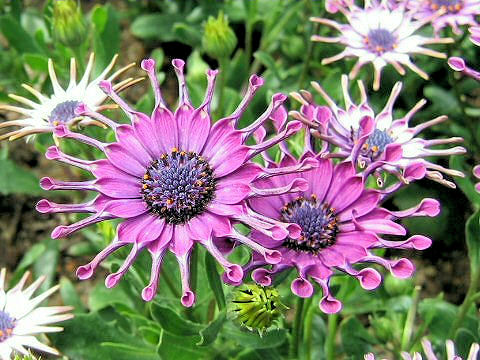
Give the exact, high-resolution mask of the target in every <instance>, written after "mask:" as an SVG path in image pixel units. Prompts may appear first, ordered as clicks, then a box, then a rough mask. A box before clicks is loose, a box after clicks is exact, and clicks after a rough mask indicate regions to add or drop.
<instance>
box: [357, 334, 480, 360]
mask: <svg viewBox="0 0 480 360" xmlns="http://www.w3.org/2000/svg"><path fill="white" fill-rule="evenodd" d="M446 347H447V360H462V358H461V357H460V356H458V355H455V344H454V343H453V341H452V340H447V343H446ZM422 348H423V352H424V353H425V356H426V357H425V360H439V359H442V357H437V356H436V355H435V353H434V352H433V349H432V344H431V343H430V341H428V340H427V339H423V340H422ZM479 350H480V347H479V345H478V344H477V343H473V344H472V346H471V347H470V352H469V353H468V357H467V358H466V359H465V360H477V358H478V353H479ZM401 356H402V359H403V360H422V359H423V358H422V355H421V354H420V353H418V352H415V353H413V356H412V355H410V354H408V353H406V352H402V353H401ZM364 358H365V360H375V359H376V357H375V355H373V354H372V353H369V354H366V355H365V357H364Z"/></svg>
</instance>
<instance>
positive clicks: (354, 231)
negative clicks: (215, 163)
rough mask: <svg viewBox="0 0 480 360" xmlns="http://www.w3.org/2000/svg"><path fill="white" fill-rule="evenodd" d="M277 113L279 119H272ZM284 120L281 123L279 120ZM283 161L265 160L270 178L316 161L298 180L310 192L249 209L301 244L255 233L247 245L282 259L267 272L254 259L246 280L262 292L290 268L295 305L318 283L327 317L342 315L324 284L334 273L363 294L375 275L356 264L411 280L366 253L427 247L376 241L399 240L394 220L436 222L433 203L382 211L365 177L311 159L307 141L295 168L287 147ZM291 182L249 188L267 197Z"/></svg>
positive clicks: (404, 267)
mask: <svg viewBox="0 0 480 360" xmlns="http://www.w3.org/2000/svg"><path fill="white" fill-rule="evenodd" d="M277 113H278V112H277ZM285 119H286V115H285ZM281 149H282V153H283V157H282V159H281V160H280V162H279V163H276V162H273V161H272V160H271V159H268V158H267V161H268V163H269V168H270V169H271V171H279V170H280V169H282V168H296V167H299V166H301V164H303V163H305V162H307V161H308V162H310V161H314V160H316V161H318V167H317V168H315V169H312V170H309V171H305V172H302V173H300V174H299V175H300V176H301V177H302V178H303V179H304V180H305V181H306V182H307V183H308V184H309V188H308V190H302V191H298V192H291V193H288V194H282V195H274V194H272V196H269V197H266V198H262V199H256V198H252V199H250V200H249V201H248V202H249V204H250V206H251V208H252V209H253V211H255V212H257V213H260V214H262V215H263V216H265V217H269V218H274V219H277V220H278V221H280V222H290V223H295V224H298V225H299V226H300V228H301V234H300V237H297V238H291V237H287V238H286V239H285V240H283V241H282V242H279V241H278V240H275V239H272V237H271V236H268V235H267V234H265V233H262V232H260V231H258V230H257V229H253V230H252V233H251V237H252V238H253V239H254V240H255V241H256V242H259V243H261V244H262V245H263V246H265V247H267V248H272V249H276V250H278V251H279V252H281V254H282V261H281V262H279V263H277V264H273V265H272V266H271V268H261V266H263V265H267V262H266V261H265V259H263V258H262V257H261V256H258V255H257V254H254V256H253V258H252V260H251V262H250V263H249V264H248V265H247V266H246V268H245V269H244V270H245V273H246V271H248V270H253V272H252V278H253V279H254V280H255V281H256V282H257V283H259V284H260V285H263V286H269V285H270V284H271V283H272V278H273V277H274V276H275V275H276V274H278V273H280V272H281V271H284V270H286V269H288V268H291V267H294V268H296V269H297V271H298V277H297V278H296V279H295V280H294V281H293V282H292V284H291V289H292V292H293V293H295V294H296V295H298V296H300V297H310V296H312V294H313V291H314V287H313V285H312V283H311V281H312V280H313V281H315V282H317V283H318V284H319V285H320V286H321V287H322V290H323V297H322V299H321V301H320V309H321V310H322V311H324V312H326V313H335V312H338V311H340V309H341V307H342V305H341V303H340V301H338V300H337V299H335V298H334V297H333V296H332V295H331V293H330V289H329V281H330V278H331V276H332V275H333V273H334V271H335V270H339V271H341V272H344V273H346V274H349V275H351V276H354V277H356V278H357V279H358V280H359V281H360V284H361V285H362V287H363V288H365V289H367V290H371V289H375V288H376V287H377V286H378V285H379V284H380V283H381V276H380V274H379V273H378V272H377V271H376V270H374V269H373V268H369V267H363V268H361V269H356V268H354V267H353V265H355V264H365V263H375V264H379V265H382V266H384V267H385V268H387V269H389V270H390V272H391V273H392V274H393V275H394V276H396V277H399V278H407V277H410V276H411V275H412V273H413V271H414V266H413V264H412V263H411V262H410V261H409V260H408V259H404V258H402V259H398V260H387V259H384V258H382V257H380V256H376V255H374V254H373V253H372V252H371V251H372V250H373V249H379V248H394V249H417V250H423V249H426V248H428V247H429V246H430V244H431V240H430V239H429V238H427V237H425V236H422V235H414V236H411V237H410V238H408V239H406V240H404V241H392V240H386V239H383V238H382V237H381V235H387V236H389V237H390V236H392V235H397V236H403V235H405V234H406V233H407V231H406V229H405V228H404V227H403V226H402V225H400V224H398V223H397V222H396V220H398V219H402V218H408V217H414V216H431V217H433V216H436V215H437V214H438V213H439V211H440V208H439V203H438V201H436V200H434V199H423V200H422V201H421V202H420V204H418V205H417V206H415V207H413V208H411V209H407V210H404V211H389V210H387V209H385V208H383V207H381V203H382V201H383V200H384V199H385V197H386V195H384V194H382V193H381V192H380V191H377V190H373V189H366V188H365V176H363V175H362V174H357V173H356V172H355V168H354V164H353V163H352V162H349V161H347V162H342V163H340V164H337V165H334V164H333V161H332V160H331V159H328V158H325V157H323V155H324V154H322V153H321V154H319V155H315V154H314V153H313V151H312V148H311V143H310V142H309V141H307V145H306V148H305V152H304V154H303V156H302V157H301V158H300V160H297V159H296V158H295V157H293V156H292V155H291V153H290V152H289V150H288V148H287V147H286V146H285V144H282V146H281ZM294 179H295V176H294V175H292V174H285V175H282V176H278V177H274V178H269V179H257V180H255V181H254V184H255V186H256V187H258V188H262V189H265V191H268V189H270V188H282V187H288V186H289V184H290V183H291V182H292V181H293V180H294Z"/></svg>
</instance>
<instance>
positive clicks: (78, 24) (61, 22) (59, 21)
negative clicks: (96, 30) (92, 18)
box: [52, 0, 88, 47]
mask: <svg viewBox="0 0 480 360" xmlns="http://www.w3.org/2000/svg"><path fill="white" fill-rule="evenodd" d="M52 22H53V24H52V25H53V33H54V35H55V38H56V39H57V40H58V41H60V42H61V43H62V44H63V45H65V46H71V47H77V46H80V45H82V44H83V42H84V41H85V40H86V38H87V36H88V31H87V24H86V22H85V19H84V18H83V14H82V9H81V7H80V4H79V3H78V2H76V1H75V0H64V1H55V2H54V3H53V17H52Z"/></svg>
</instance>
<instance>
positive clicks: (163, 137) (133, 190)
mask: <svg viewBox="0 0 480 360" xmlns="http://www.w3.org/2000/svg"><path fill="white" fill-rule="evenodd" d="M172 63H173V66H174V68H175V72H176V75H177V77H178V80H179V93H180V95H179V97H180V98H179V104H178V107H177V109H176V111H175V112H174V113H173V112H171V111H170V110H169V109H168V108H167V106H166V104H165V102H164V100H163V98H162V95H161V92H160V87H159V84H158V80H157V78H156V74H155V71H154V69H155V62H154V61H153V60H151V59H148V60H144V61H143V62H142V68H143V69H144V70H145V71H146V72H147V73H148V76H149V78H150V80H151V83H152V87H153V89H154V93H155V100H156V105H155V109H154V111H153V113H152V115H151V116H148V115H146V114H144V113H140V112H138V111H135V110H134V109H132V108H130V106H129V105H128V104H126V103H125V102H124V101H123V100H122V99H121V98H120V97H119V96H118V94H117V93H116V92H115V91H114V90H113V88H112V86H111V83H110V82H107V81H104V82H102V83H101V84H100V86H101V87H102V88H103V90H104V91H105V92H106V93H107V94H108V95H109V96H110V98H111V99H112V100H113V101H115V102H116V103H117V104H118V105H119V106H120V107H121V108H122V109H123V111H124V112H125V113H126V114H127V115H128V116H129V117H130V120H131V123H132V124H131V125H118V124H116V123H115V122H113V121H112V120H110V119H107V118H105V117H104V116H102V115H101V114H99V113H97V112H94V111H92V110H91V109H89V108H87V107H86V106H84V105H83V106H80V107H79V108H77V113H78V114H82V115H86V116H89V117H91V118H94V119H96V120H98V121H101V122H103V123H105V124H106V125H109V126H110V127H111V128H112V129H113V130H114V131H115V133H116V137H117V141H115V142H113V143H110V144H105V143H101V142H100V141H98V140H95V139H92V138H90V137H87V136H85V135H82V134H78V133H72V132H70V131H68V129H67V128H66V127H65V126H59V127H57V128H56V130H55V135H56V136H57V137H59V138H71V139H76V140H78V141H81V142H83V143H86V144H88V145H91V146H94V147H96V148H98V149H99V150H101V151H103V152H104V153H105V155H106V159H102V160H97V161H86V160H82V159H78V158H75V157H73V156H70V155H67V154H64V153H62V152H61V151H60V150H59V149H58V148H57V147H55V146H54V147H51V148H49V149H48V151H47V154H46V156H47V158H49V159H55V160H58V161H61V162H64V163H67V164H70V165H73V166H77V167H79V168H82V169H84V170H87V171H89V172H91V173H92V174H93V176H94V177H95V179H93V180H89V181H83V182H74V181H73V182H72V181H57V180H54V179H51V178H43V179H42V180H41V186H42V188H44V189H46V190H89V191H96V192H98V193H99V195H98V196H97V197H96V198H95V199H93V200H92V201H89V202H87V203H84V204H55V203H52V202H49V201H47V200H41V201H40V202H39V203H38V205H37V209H38V211H40V212H43V213H57V212H87V213H92V215H91V216H89V217H87V218H85V219H83V220H81V221H79V222H76V223H74V224H71V225H68V226H63V225H62V226H58V227H57V228H56V229H55V230H54V231H53V233H52V237H53V238H59V237H64V236H68V235H70V234H72V233H73V232H75V231H77V230H79V229H82V228H84V227H86V226H89V225H91V224H95V223H98V222H101V221H104V220H109V219H115V218H123V219H125V220H124V221H123V222H122V223H121V224H120V225H119V226H118V228H117V235H116V237H115V239H114V241H113V242H112V243H111V244H110V245H109V246H107V247H106V248H105V249H104V250H102V251H101V252H100V253H99V254H98V255H97V256H96V257H95V258H94V259H93V260H92V261H91V262H90V263H88V264H86V265H84V266H81V267H79V269H78V270H77V275H78V277H79V278H80V279H88V278H90V277H91V276H92V275H93V273H94V271H95V269H96V268H97V267H98V265H99V264H100V263H101V262H102V261H103V260H104V259H105V258H106V257H107V256H109V255H110V254H111V253H112V252H114V251H115V250H117V249H119V248H121V247H123V246H126V245H131V246H132V248H131V252H130V254H129V255H128V257H127V259H126V260H125V262H124V263H123V265H122V266H121V267H120V269H119V270H118V271H117V272H115V273H113V274H110V275H108V276H107V278H106V282H105V284H106V286H107V287H108V288H110V287H113V286H115V285H116V284H117V283H118V282H119V281H120V279H121V278H122V276H123V275H124V274H125V273H126V271H127V270H128V268H129V267H130V266H131V265H132V264H133V262H134V261H135V258H136V256H137V255H138V254H139V252H141V251H143V250H148V251H149V253H150V255H151V257H152V269H151V280H150V283H149V284H148V286H147V287H145V288H144V289H143V292H142V298H143V299H144V300H145V301H149V300H151V299H152V298H153V297H154V296H155V294H156V291H157V284H158V279H159V273H160V268H161V265H162V259H163V257H164V255H165V253H166V252H167V251H168V250H169V251H171V252H172V253H173V254H174V255H175V256H176V258H177V260H178V264H179V267H180V272H181V277H182V287H183V296H182V299H181V301H182V304H183V305H184V306H192V305H193V303H194V301H195V295H194V293H193V292H192V290H191V289H190V286H189V272H190V270H189V267H190V264H189V257H190V254H191V252H192V248H193V246H194V245H195V243H196V242H199V243H200V244H201V245H203V246H204V247H205V248H206V249H207V250H208V251H209V252H210V253H211V254H212V255H213V256H214V257H215V258H216V259H217V261H218V262H219V263H220V264H221V265H222V266H223V268H224V269H225V274H226V277H227V278H228V279H229V280H230V281H239V280H240V279H242V277H243V271H242V268H241V266H239V265H236V264H232V263H230V262H229V261H228V260H227V259H226V258H225V257H224V255H223V252H224V249H225V246H224V245H225V243H224V239H225V238H227V239H229V240H232V241H234V242H236V243H240V244H244V245H246V246H248V247H250V248H251V249H252V250H253V251H255V252H257V253H259V254H261V257H262V258H263V259H264V260H265V261H266V262H267V263H271V264H275V263H278V262H280V261H281V253H280V252H279V251H278V250H270V249H267V248H265V247H264V246H262V245H261V244H259V243H257V242H255V241H254V240H252V239H251V238H249V237H247V236H245V235H242V234H241V233H240V232H238V231H237V230H235V229H234V228H233V225H234V224H235V223H238V222H241V223H243V224H245V225H247V226H249V227H250V228H251V229H256V230H257V231H259V232H260V233H264V234H265V235H268V236H270V237H272V238H274V239H277V241H281V240H282V239H284V238H285V237H287V236H288V237H294V238H295V237H298V236H299V234H300V232H299V228H298V226H296V225H292V224H283V223H281V222H279V221H278V220H276V219H269V218H267V217H265V216H262V215H260V214H257V213H256V212H254V211H253V210H252V209H251V208H250V207H249V206H248V205H247V199H249V198H259V197H263V196H271V195H273V194H283V193H288V192H292V191H299V190H304V189H305V188H306V187H307V186H308V185H307V184H306V181H305V180H303V179H292V181H291V182H290V183H289V184H288V185H287V186H284V187H282V188H278V189H275V188H269V189H263V188H262V189H259V188H256V187H255V186H254V185H253V181H254V180H256V179H259V178H270V177H273V176H277V175H279V174H283V173H285V172H287V173H288V172H296V171H302V170H305V169H311V168H312V167H314V166H315V165H316V162H315V161H314V160H312V161H309V162H305V163H303V164H301V165H299V166H297V167H296V168H288V169H280V170H279V169H275V170H274V171H272V170H270V169H263V168H262V167H260V166H259V165H257V164H255V163H253V162H252V161H251V159H252V158H253V157H254V156H256V155H258V154H260V153H262V152H263V151H264V150H265V149H267V148H270V147H271V146H273V145H275V144H276V143H278V142H280V141H282V140H283V139H285V138H286V137H288V136H290V135H291V134H293V133H295V132H297V131H299V130H300V129H301V127H302V124H301V123H300V122H298V121H292V122H289V123H288V124H285V126H284V127H283V129H282V130H281V131H280V132H279V133H278V134H276V135H274V136H273V137H272V138H270V139H268V140H265V141H264V142H261V143H259V144H257V145H253V146H249V145H246V141H247V139H248V138H249V137H250V136H251V135H253V134H254V132H255V131H256V130H257V129H258V128H259V127H260V126H261V125H262V124H263V123H264V122H265V121H266V120H268V119H269V117H270V115H271V114H272V113H273V112H274V111H275V109H276V108H278V107H279V106H280V105H281V104H282V103H283V102H284V101H285V99H286V96H285V95H283V94H275V95H273V97H272V101H271V103H270V105H269V107H268V109H267V110H266V111H265V113H263V114H262V115H261V116H260V117H259V118H258V119H257V120H256V121H255V122H254V123H252V124H251V125H249V126H248V127H246V128H243V129H237V128H236V126H237V123H238V121H239V119H240V118H241V116H242V114H243V113H244V111H245V110H246V109H247V107H248V104H249V103H250V101H251V99H252V98H253V96H254V94H255V92H256V91H257V89H258V88H259V87H261V86H262V85H263V79H262V78H260V77H258V76H256V75H252V76H251V78H250V82H249V86H248V89H247V93H246V95H245V96H244V98H243V100H242V101H241V103H240V105H239V106H238V108H237V109H236V110H235V111H234V112H233V113H232V114H231V115H229V116H227V117H225V118H223V119H220V120H219V121H217V122H216V123H215V124H214V125H211V116H210V103H211V101H212V97H213V92H214V85H215V78H216V75H217V71H213V70H209V71H208V72H207V76H208V87H207V90H206V95H205V99H204V101H203V102H202V104H201V105H200V106H199V107H198V108H195V107H194V106H193V105H192V104H191V102H190V100H189V94H188V90H187V86H186V83H185V79H184V74H183V68H184V62H183V61H182V60H179V59H175V60H173V62H172Z"/></svg>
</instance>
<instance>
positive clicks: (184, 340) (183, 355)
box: [157, 332, 214, 360]
mask: <svg viewBox="0 0 480 360" xmlns="http://www.w3.org/2000/svg"><path fill="white" fill-rule="evenodd" d="M197 341H198V336H178V335H173V334H170V333H167V332H165V333H164V334H163V336H162V341H161V343H160V346H159V347H158V350H157V352H158V354H159V355H160V356H161V357H162V359H166V360H167V359H175V360H198V359H213V358H214V356H212V348H208V347H201V346H197V345H196V343H197Z"/></svg>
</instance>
